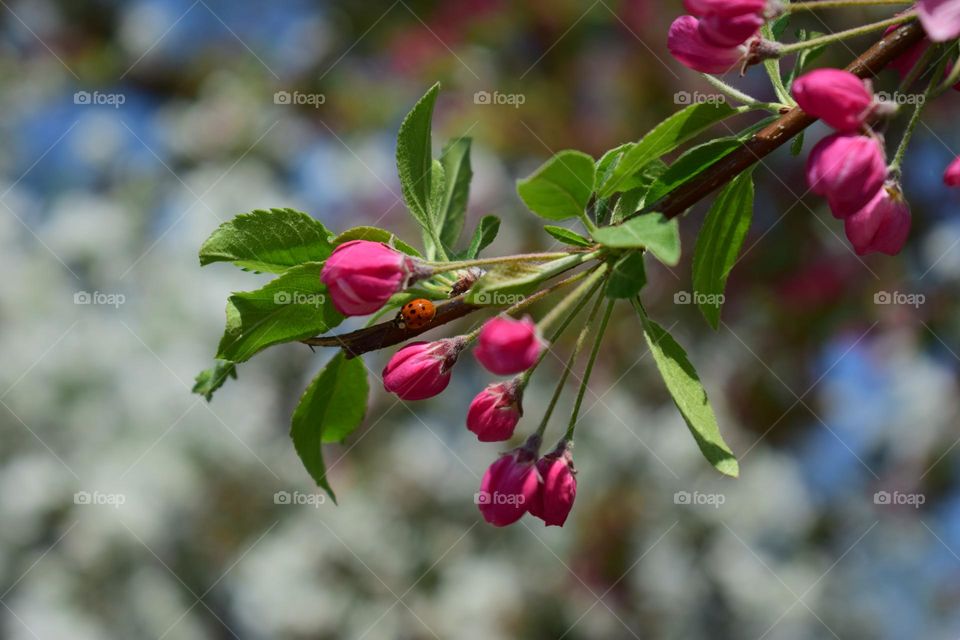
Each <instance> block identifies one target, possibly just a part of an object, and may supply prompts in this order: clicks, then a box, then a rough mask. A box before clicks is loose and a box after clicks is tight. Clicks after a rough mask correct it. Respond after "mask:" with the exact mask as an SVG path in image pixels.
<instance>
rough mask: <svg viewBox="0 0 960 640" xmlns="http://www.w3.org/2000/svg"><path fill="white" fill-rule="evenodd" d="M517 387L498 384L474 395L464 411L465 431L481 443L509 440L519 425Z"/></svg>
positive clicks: (513, 383)
mask: <svg viewBox="0 0 960 640" xmlns="http://www.w3.org/2000/svg"><path fill="white" fill-rule="evenodd" d="M520 396H521V392H520V385H519V384H517V382H516V381H515V380H511V381H510V382H497V383H494V384H491V385H489V386H487V388H486V389H484V390H483V391H481V392H480V393H478V394H477V397H476V398H474V399H473V402H471V403H470V408H469V409H468V410H467V428H468V429H470V431H472V432H474V433H475V434H477V439H478V440H480V442H500V441H502V440H509V439H510V437H511V436H512V435H513V430H514V429H515V428H516V426H517V423H518V422H520V416H522V415H523V408H522V407H521V406H520V400H521V398H520Z"/></svg>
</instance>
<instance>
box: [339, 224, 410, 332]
mask: <svg viewBox="0 0 960 640" xmlns="http://www.w3.org/2000/svg"><path fill="white" fill-rule="evenodd" d="M415 267H416V264H415V262H414V260H413V258H411V257H410V256H408V255H405V254H403V253H400V252H399V251H395V250H393V249H391V248H390V247H388V246H387V245H385V244H383V243H382V242H370V241H368V240H351V241H350V242H346V243H344V244H342V245H340V246H339V247H337V248H336V249H334V250H333V253H332V254H330V257H329V258H327V261H326V263H325V264H324V265H323V269H322V270H321V271H320V279H321V280H322V281H323V284H325V285H326V286H327V292H329V294H330V297H331V298H332V299H333V306H334V307H336V308H337V311H339V312H340V313H342V314H343V315H345V316H365V315H367V314H370V313H373V312H374V311H376V310H377V309H379V308H380V307H382V306H383V305H384V304H385V303H386V302H387V300H389V299H390V296H392V295H393V294H395V293H396V292H397V291H399V290H401V289H403V288H404V287H405V286H406V285H407V284H408V281H409V280H410V276H411V275H412V274H413V273H414V271H415Z"/></svg>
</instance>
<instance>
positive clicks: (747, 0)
mask: <svg viewBox="0 0 960 640" xmlns="http://www.w3.org/2000/svg"><path fill="white" fill-rule="evenodd" d="M683 6H684V7H686V9H687V11H688V12H690V13H692V14H693V15H695V16H706V15H710V14H716V15H721V16H736V15H741V14H744V13H763V12H764V10H765V9H766V6H767V0H683Z"/></svg>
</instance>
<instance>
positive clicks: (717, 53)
mask: <svg viewBox="0 0 960 640" xmlns="http://www.w3.org/2000/svg"><path fill="white" fill-rule="evenodd" d="M698 25H699V20H697V19H696V18H694V17H693V16H680V17H679V18H677V19H676V20H674V21H673V24H671V25H670V32H669V33H668V35H667V48H668V49H669V50H670V53H671V54H673V57H674V58H676V59H677V60H679V61H680V62H681V63H683V65H684V66H686V67H689V68H690V69H693V70H694V71H699V72H701V73H717V74H720V73H727V72H728V71H731V70H732V69H734V68H736V67H737V65H738V64H739V63H740V60H741V58H742V57H743V54H744V53H745V49H743V48H741V47H732V48H730V47H717V46H714V45H712V44H710V43H709V42H707V41H706V40H705V39H704V37H703V35H702V34H701V33H700V29H699V26H698Z"/></svg>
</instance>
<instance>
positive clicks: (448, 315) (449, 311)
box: [302, 296, 482, 358]
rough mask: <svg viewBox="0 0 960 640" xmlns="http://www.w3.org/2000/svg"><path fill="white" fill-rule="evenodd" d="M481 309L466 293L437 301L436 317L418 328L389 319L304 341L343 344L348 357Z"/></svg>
mask: <svg viewBox="0 0 960 640" xmlns="http://www.w3.org/2000/svg"><path fill="white" fill-rule="evenodd" d="M481 308H482V307H479V306H476V305H472V304H467V303H466V302H464V301H463V296H459V297H457V298H453V299H451V300H446V301H444V302H439V303H437V306H436V309H437V312H436V315H434V317H433V320H431V321H430V322H429V323H427V324H426V325H424V326H422V327H420V328H418V329H411V328H407V329H401V328H400V327H398V326H397V324H396V323H395V322H394V321H393V320H388V321H386V322H381V323H380V324H375V325H373V326H370V327H364V328H363V329H357V330H356V331H351V332H350V333H341V334H340V335H336V336H324V337H319V338H308V339H306V340H303V341H302V342H303V343H304V344H308V345H310V346H313V347H340V348H342V349H343V351H344V353H345V354H346V356H347V358H355V357H357V356H359V355H362V354H364V353H366V352H368V351H376V350H377V349H382V348H384V347H389V346H392V345H395V344H399V343H401V342H404V341H405V340H409V339H410V338H413V337H415V336H418V335H420V334H421V333H426V332H427V331H430V330H431V329H433V328H435V327H439V326H440V325H442V324H446V323H448V322H453V321H454V320H456V319H458V318H462V317H463V316H465V315H467V314H469V313H472V312H474V311H476V310H477V309H481Z"/></svg>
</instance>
